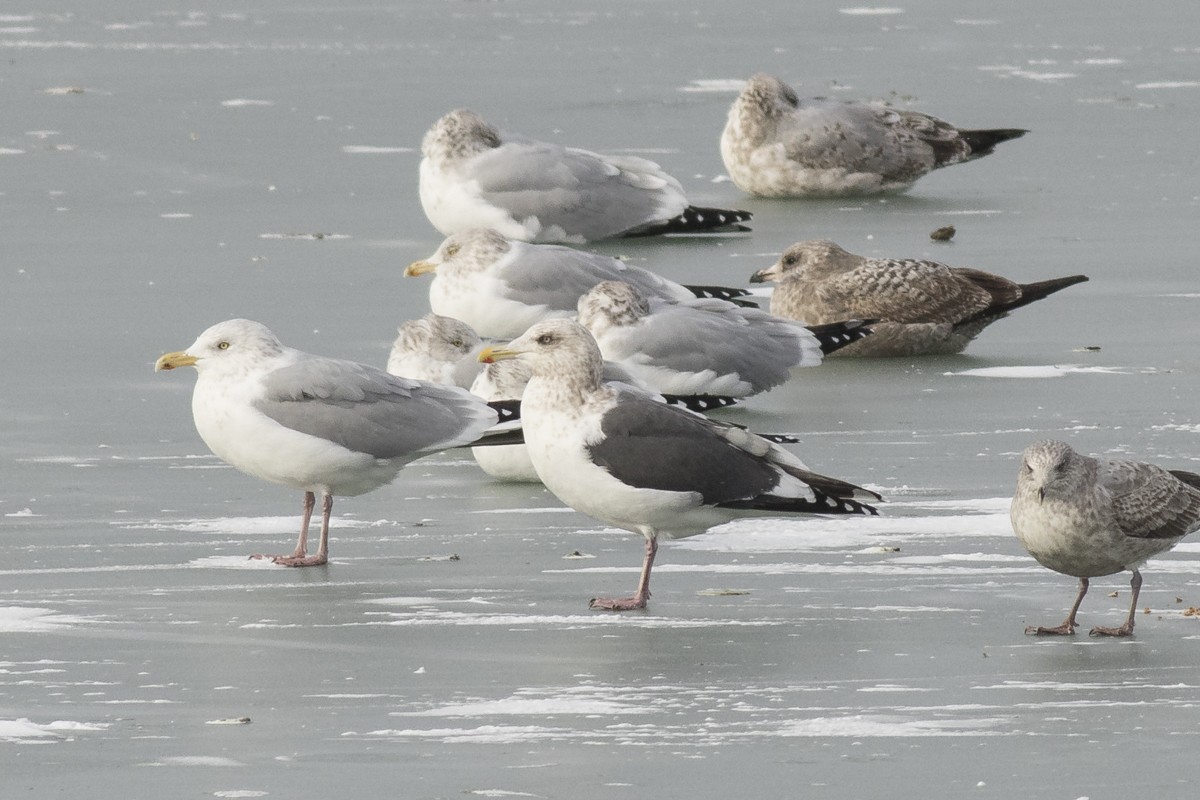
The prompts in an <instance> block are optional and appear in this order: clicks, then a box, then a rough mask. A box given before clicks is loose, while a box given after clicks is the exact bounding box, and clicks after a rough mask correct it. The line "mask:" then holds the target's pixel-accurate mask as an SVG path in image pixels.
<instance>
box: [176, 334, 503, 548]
mask: <svg viewBox="0 0 1200 800" xmlns="http://www.w3.org/2000/svg"><path fill="white" fill-rule="evenodd" d="M188 366H193V367H195V368H196V372H197V373H198V374H197V377H196V387H195V390H194V392H193V393H192V417H193V419H194V420H195V423H196V430H197V432H198V433H199V434H200V438H202V439H203V440H204V443H205V444H207V445H208V446H209V448H210V449H211V450H212V451H213V452H214V453H215V454H216V455H217V456H219V457H220V458H221V459H223V460H224V461H226V462H228V463H229V464H231V465H232V466H234V467H236V468H237V469H239V470H241V471H242V472H245V473H247V474H249V475H253V476H255V477H258V478H262V479H264V480H267V481H270V482H272V483H278V484H282V485H284V486H289V487H291V488H293V489H299V490H301V491H303V492H304V516H303V520H302V522H301V524H300V537H299V540H298V541H297V543H296V549H295V551H294V552H293V553H292V554H291V555H287V556H275V557H274V558H273V560H274V561H275V563H277V564H282V565H284V566H289V567H309V566H316V565H320V564H324V563H326V560H327V557H328V553H329V515H330V513H331V512H332V510H333V497H334V495H346V496H354V495H360V494H364V493H366V492H369V491H371V490H372V489H377V488H379V487H380V486H383V485H384V484H387V483H391V481H392V480H393V479H394V478H395V477H396V474H397V473H398V472H399V471H400V469H401V468H402V467H403V466H404V465H405V464H407V463H408V462H410V461H412V460H414V459H417V458H420V457H421V456H423V455H426V454H428V453H434V452H437V451H439V450H445V449H446V448H449V447H460V446H463V445H467V444H470V443H472V442H474V441H476V440H477V439H479V438H480V436H482V435H483V433H484V431H486V430H487V429H488V428H490V427H492V425H494V424H495V423H496V421H497V412H496V411H494V410H493V409H492V408H490V407H489V406H488V405H487V403H485V402H484V401H483V400H481V399H480V398H478V397H476V396H475V395H473V394H471V393H470V392H467V391H465V390H463V389H458V388H454V387H448V386H440V385H436V384H430V383H421V382H419V381H411V380H404V379H402V378H396V377H394V376H391V375H388V374H387V373H386V372H383V371H382V370H379V369H375V368H374V367H370V366H367V365H365V364H357V363H355V362H353V361H342V360H340V359H333V358H323V357H321V356H315V355H310V354H309V353H304V352H301V351H299V350H295V349H293V348H291V347H285V346H284V345H283V344H281V343H280V341H279V339H277V338H276V337H275V335H274V334H273V333H271V331H270V330H268V329H267V328H266V326H264V325H262V324H261V323H258V322H252V321H250V320H245V319H233V320H228V321H226V322H220V323H217V324H216V325H213V326H212V327H211V328H209V329H208V330H206V331H204V333H202V334H200V336H199V338H197V339H196V341H195V342H193V343H192V345H191V346H190V347H188V349H187V350H183V351H179V352H175V353H166V354H165V355H163V356H162V357H160V358H159V359H158V362H157V363H156V364H155V365H154V369H155V371H158V370H170V369H175V368H177V367H188ZM318 492H319V493H320V494H321V497H322V518H321V540H320V544H319V546H318V548H317V552H316V553H315V554H313V555H309V554H308V552H307V544H308V524H309V520H310V519H311V517H312V513H313V509H314V507H315V505H316V493H318Z"/></svg>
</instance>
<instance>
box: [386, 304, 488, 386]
mask: <svg viewBox="0 0 1200 800" xmlns="http://www.w3.org/2000/svg"><path fill="white" fill-rule="evenodd" d="M482 348H483V340H481V339H480V338H479V334H478V333H476V332H475V329H474V328H472V327H471V326H470V325H468V324H467V323H465V322H463V321H462V320H458V319H454V318H453V317H446V316H442V315H441V314H433V313H430V314H426V315H425V316H423V317H420V318H419V319H410V320H407V321H405V322H404V323H403V324H401V325H400V327H399V328H398V329H397V331H396V339H395V341H393V342H392V349H391V352H390V353H389V354H388V362H387V371H388V373H390V374H392V375H397V376H399V377H401V378H411V379H413V380H416V381H430V382H431V383H443V384H446V385H448V386H459V387H461V388H463V389H467V388H470V386H471V382H472V381H473V380H475V376H476V375H478V374H479V372H480V364H479V361H478V359H476V358H475V355H476V353H478V352H479V350H480V349H482Z"/></svg>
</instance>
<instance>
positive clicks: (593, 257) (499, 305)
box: [404, 228, 749, 339]
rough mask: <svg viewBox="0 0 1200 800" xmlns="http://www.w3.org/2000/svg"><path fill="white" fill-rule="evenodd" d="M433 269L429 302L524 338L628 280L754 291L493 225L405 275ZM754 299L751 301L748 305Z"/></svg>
mask: <svg viewBox="0 0 1200 800" xmlns="http://www.w3.org/2000/svg"><path fill="white" fill-rule="evenodd" d="M429 272H433V273H435V274H434V278H433V282H432V283H431V284H430V286H429V305H430V307H431V308H432V309H433V311H434V313H436V314H443V315H445V316H447V317H454V318H455V319H460V320H462V321H463V322H465V323H467V324H468V325H470V326H471V327H472V328H474V329H475V331H476V332H477V333H478V334H479V335H480V336H484V337H487V338H495V339H512V338H515V337H517V336H520V335H521V334H522V333H524V332H525V329H526V328H528V327H529V326H530V325H532V324H533V323H535V322H538V321H540V320H543V319H549V318H550V317H573V316H575V306H576V305H577V304H578V303H579V298H580V297H582V296H583V295H584V293H586V292H587V291H588V290H589V289H591V288H592V287H593V286H595V285H596V284H597V283H600V282H601V281H611V280H617V281H624V282H625V283H631V284H633V285H634V286H636V287H638V289H639V290H641V292H642V293H643V294H645V295H646V296H648V297H666V298H672V299H676V300H683V299H687V298H691V297H720V298H724V299H728V300H732V301H734V302H737V298H739V297H743V296H745V295H747V294H749V292H748V291H747V290H745V289H735V288H731V287H724V286H684V285H682V284H678V283H675V282H674V281H671V280H667V279H666V278H664V277H662V276H660V275H656V274H655V273H653V272H651V271H650V270H647V269H642V268H640V267H635V266H632V265H630V264H626V263H625V262H624V261H621V260H620V259H617V258H612V257H611V256H604V255H600V254H598V253H587V252H584V251H582V250H575V249H574V248H570V247H563V246H561V245H548V244H529V243H527V242H521V241H516V240H511V239H508V238H505V236H504V235H503V234H501V233H499V232H498V231H495V230H492V229H489V228H474V229H472V230H467V231H463V232H462V233H457V234H454V235H453V236H450V237H448V238H447V239H446V240H445V241H443V242H442V243H441V245H439V246H438V249H437V252H435V253H434V254H433V255H432V256H430V257H429V258H427V259H425V260H423V261H414V262H413V263H411V264H409V265H408V267H407V268H406V269H405V270H404V274H405V275H406V276H408V277H410V278H411V277H416V276H419V275H425V274H426V273H429ZM742 302H749V301H742Z"/></svg>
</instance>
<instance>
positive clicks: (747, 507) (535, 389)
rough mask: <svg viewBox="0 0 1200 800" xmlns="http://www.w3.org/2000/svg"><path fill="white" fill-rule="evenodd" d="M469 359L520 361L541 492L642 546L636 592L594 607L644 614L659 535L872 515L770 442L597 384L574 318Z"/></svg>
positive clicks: (863, 494)
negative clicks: (775, 517)
mask: <svg viewBox="0 0 1200 800" xmlns="http://www.w3.org/2000/svg"><path fill="white" fill-rule="evenodd" d="M479 358H480V360H482V361H485V362H487V361H497V360H502V359H518V360H520V361H523V362H525V363H527V364H528V365H529V367H530V370H531V373H532V376H531V378H530V380H529V384H528V386H526V387H525V395H524V398H523V400H522V402H521V419H522V422H523V424H524V426H525V441H526V443H527V445H528V448H529V455H530V458H531V460H532V461H533V466H534V468H535V469H536V470H537V473H538V475H539V476H540V477H541V479H542V482H543V483H544V484H545V485H546V487H547V488H548V489H550V491H551V492H553V493H554V494H555V495H556V496H557V497H558V498H559V499H560V500H561V501H563V502H564V503H566V504H567V505H568V506H571V507H572V508H574V509H576V510H578V511H581V512H583V513H585V514H588V515H590V516H593V517H595V518H597V519H599V520H602V521H604V522H606V523H608V524H610V525H615V526H616V527H619V528H624V529H625V530H628V531H632V532H634V533H640V534H641V535H642V536H644V537H645V539H646V554H645V559H644V561H643V565H642V572H641V579H640V580H639V582H638V587H637V591H636V592H635V593H634V594H633V595H632V596H631V597H626V598H596V599H593V600H592V602H591V605H592V607H593V608H604V609H611V610H614V611H620V610H628V609H635V608H645V606H646V600H647V598H649V596H650V571H651V568H652V567H653V565H654V557H655V554H656V553H657V550H658V537H659V536H665V537H668V538H680V537H685V536H692V535H695V534H698V533H702V532H703V531H705V530H707V529H708V528H711V527H712V526H714V525H719V524H721V523H724V522H728V521H729V520H731V519H733V518H735V517H737V516H741V515H744V514H746V513H749V512H751V511H760V512H769V513H794V512H799V513H829V514H874V513H875V509H874V508H872V507H871V506H869V505H867V504H866V503H865V502H863V501H864V500H868V499H876V500H877V499H879V496H878V495H876V494H875V493H874V492H870V491H867V490H865V489H862V488H861V487H858V486H855V485H853V484H850V483H847V482H845V481H841V480H838V479H836V478H828V477H825V476H823V475H818V474H816V473H814V472H811V471H810V470H809V469H808V468H807V467H805V466H804V464H803V463H802V462H801V461H800V460H799V459H798V458H796V457H795V456H794V455H792V454H791V453H789V452H788V451H786V450H784V449H783V448H782V447H780V446H779V445H776V444H772V443H770V442H768V441H766V440H765V439H763V438H761V437H759V436H756V435H754V434H752V433H750V432H748V431H745V430H743V429H740V428H737V427H734V426H732V425H725V424H722V423H719V422H714V421H712V420H709V419H707V418H705V417H702V416H699V415H697V414H693V413H691V412H689V411H686V410H684V409H680V408H677V407H674V406H669V405H664V404H662V403H658V402H655V401H654V400H653V399H652V398H650V397H648V396H646V395H645V394H643V393H641V392H637V391H626V390H624V389H623V388H622V387H621V386H620V385H619V384H605V383H603V382H602V381H601V378H600V364H601V357H600V349H599V348H598V347H597V346H596V342H595V340H594V339H593V338H592V336H591V334H589V333H588V332H587V330H586V329H585V328H583V327H582V326H581V325H579V323H577V322H574V321H571V320H567V319H552V320H546V321H545V322H539V323H538V324H536V325H534V326H533V327H532V328H530V329H529V330H528V331H526V332H525V333H524V334H523V335H522V336H520V337H519V338H517V339H516V340H514V341H513V342H511V343H509V344H508V345H506V346H503V347H489V348H485V349H484V350H483V351H482V352H481V353H480V354H479Z"/></svg>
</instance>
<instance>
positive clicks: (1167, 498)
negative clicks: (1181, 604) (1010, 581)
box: [1010, 441, 1200, 636]
mask: <svg viewBox="0 0 1200 800" xmlns="http://www.w3.org/2000/svg"><path fill="white" fill-rule="evenodd" d="M1010 516H1011V518H1012V526H1013V531H1015V532H1016V534H1017V538H1018V539H1020V540H1021V544H1022V545H1024V546H1025V549H1026V550H1028V551H1029V553H1030V555H1032V556H1033V557H1034V558H1036V559H1037V560H1038V562H1039V563H1040V564H1042V565H1043V566H1045V567H1049V568H1050V569H1052V570H1054V571H1055V572H1061V573H1063V574H1064V575H1072V576H1074V577H1076V578H1079V594H1078V595H1076V596H1075V603H1074V604H1073V605H1072V606H1071V610H1070V612H1069V613H1068V614H1067V618H1066V620H1065V621H1064V622H1063V623H1062V624H1061V625H1058V626H1057V627H1053V628H1046V627H1040V626H1036V625H1031V626H1029V627H1028V628H1026V629H1025V632H1026V633H1029V634H1038V635H1042V634H1052V635H1069V634H1073V633H1075V613H1076V612H1077V611H1078V610H1079V604H1080V603H1082V602H1083V596H1084V595H1085V594H1087V590H1088V579H1089V578H1095V577H1099V576H1101V575H1113V574H1115V573H1117V572H1122V571H1124V570H1130V571H1131V572H1133V578H1132V580H1131V581H1130V587H1131V589H1132V592H1131V597H1130V599H1129V616H1128V617H1126V619H1125V622H1124V624H1122V625H1121V626H1119V627H1116V628H1106V627H1100V626H1097V627H1095V628H1092V630H1091V634H1092V635H1093V636H1129V635H1131V634H1132V633H1133V618H1134V614H1135V613H1136V611H1137V601H1138V592H1140V591H1141V588H1142V573H1141V572H1140V570H1139V568H1140V567H1141V565H1142V564H1143V563H1145V561H1146V559H1148V558H1150V557H1151V556H1154V555H1157V554H1158V553H1162V552H1164V551H1166V550H1170V549H1171V548H1172V547H1174V546H1175V545H1176V543H1177V542H1179V540H1180V539H1182V538H1183V537H1184V536H1187V535H1188V534H1189V533H1192V532H1193V531H1195V530H1197V529H1200V475H1196V474H1195V473H1192V472H1184V471H1183V470H1165V469H1163V468H1161V467H1157V466H1155V465H1153V464H1146V463H1143V462H1141V461H1130V460H1127V459H1123V458H1093V457H1090V456H1085V455H1082V454H1080V453H1077V452H1075V451H1074V450H1072V449H1071V446H1070V445H1068V444H1066V443H1064V442H1057V441H1041V442H1035V443H1034V444H1031V445H1029V447H1027V448H1025V453H1024V455H1023V459H1022V462H1021V471H1020V472H1019V473H1017V491H1016V494H1014V495H1013V500H1012V508H1011V511H1010Z"/></svg>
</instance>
